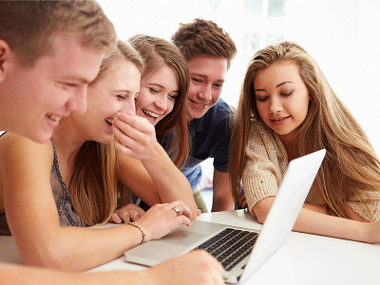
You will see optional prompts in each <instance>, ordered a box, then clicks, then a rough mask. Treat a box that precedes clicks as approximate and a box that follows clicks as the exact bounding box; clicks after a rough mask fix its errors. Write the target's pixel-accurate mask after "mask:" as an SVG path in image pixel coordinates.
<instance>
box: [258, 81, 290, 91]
mask: <svg viewBox="0 0 380 285" xmlns="http://www.w3.org/2000/svg"><path fill="white" fill-rule="evenodd" d="M286 83H292V84H294V82H292V81H284V82H281V83H279V84H277V85H276V88H278V87H280V86H282V85H284V84H286ZM255 91H267V90H266V89H255Z"/></svg>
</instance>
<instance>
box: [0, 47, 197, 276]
mask: <svg viewBox="0 0 380 285" xmlns="http://www.w3.org/2000/svg"><path fill="white" fill-rule="evenodd" d="M144 68H145V64H144V61H143V59H142V58H141V56H140V55H139V54H138V53H137V51H136V50H135V49H134V48H132V47H131V46H130V45H128V44H126V43H123V42H121V41H119V42H118V44H117V48H116V49H115V50H114V51H113V52H112V54H111V55H109V56H107V57H105V58H104V59H103V61H102V64H101V66H100V71H99V74H98V76H97V77H96V78H95V80H94V81H93V82H91V84H90V85H89V87H88V90H87V93H88V99H87V105H88V106H87V112H86V113H85V114H81V115H80V114H76V113H72V114H70V115H68V114H66V113H63V112H62V110H64V109H62V110H57V111H56V112H55V113H54V114H49V117H52V118H53V119H54V120H56V121H58V120H59V119H58V118H59V116H61V117H62V119H61V120H60V123H59V125H58V126H57V127H56V128H55V130H54V132H53V136H52V139H51V141H49V142H47V143H44V144H37V143H34V142H32V141H30V140H29V139H26V138H24V137H20V136H18V135H15V134H12V133H6V134H4V135H3V136H2V137H1V139H0V157H1V160H0V165H1V166H0V177H1V178H0V182H1V183H0V231H1V234H12V235H13V238H14V240H15V243H16V245H17V248H18V250H19V252H20V255H21V257H22V259H23V261H24V262H25V264H29V265H34V266H43V267H50V268H58V269H65V270H75V271H81V270H87V269H90V268H92V267H94V266H98V265H100V264H103V263H105V262H108V261H110V260H113V259H115V258H117V257H119V256H121V255H122V254H123V253H124V252H125V251H126V250H128V249H130V248H132V247H134V246H137V245H138V244H140V243H142V242H145V241H149V240H152V239H157V238H160V237H162V236H163V235H165V234H167V233H169V232H170V231H171V230H173V229H174V228H176V227H177V226H179V225H180V224H183V223H185V224H187V225H190V220H189V219H191V218H192V217H193V216H192V212H191V210H190V209H189V208H188V207H187V206H186V202H183V201H191V199H192V193H191V190H190V189H189V191H188V192H186V191H184V192H175V193H170V191H169V190H170V189H171V187H173V185H172V183H167V184H168V185H167V186H166V187H165V185H164V184H165V181H167V180H170V179H168V178H167V177H161V178H156V179H157V180H159V181H158V182H157V183H158V185H163V187H160V188H157V189H156V188H154V189H143V190H142V189H140V188H133V187H130V188H129V189H130V191H131V192H132V193H133V194H134V195H136V196H144V195H145V196H152V197H151V198H150V199H152V200H155V201H156V202H157V203H161V202H162V201H161V197H166V198H167V199H169V200H170V199H171V201H165V202H167V203H162V204H156V205H155V206H153V207H152V208H151V209H150V210H149V211H147V212H146V213H144V212H143V211H142V210H141V209H139V208H138V207H136V206H134V207H133V206H132V208H131V209H130V211H129V213H130V216H128V218H127V217H123V220H124V221H125V222H126V224H125V225H121V226H117V227H111V228H104V229H97V230H95V229H90V228H86V226H92V225H96V224H102V223H105V222H107V221H108V220H109V219H110V217H112V216H113V214H114V211H115V210H116V204H117V199H118V194H119V192H118V191H119V189H121V188H122V187H121V186H126V185H124V184H123V182H124V180H123V179H122V176H123V173H126V172H128V169H127V168H125V167H124V166H123V165H122V164H120V161H119V153H118V152H117V151H116V150H115V146H114V144H113V140H114V137H117V141H118V145H117V146H116V147H120V143H121V142H123V143H124V145H123V146H124V147H129V149H130V154H131V155H133V156H136V157H140V156H141V155H145V153H146V151H147V150H148V147H147V146H146V145H145V144H144V141H151V140H155V139H156V137H155V132H154V128H153V126H152V125H151V124H150V123H149V122H147V121H146V120H145V119H144V118H141V117H137V116H136V115H135V99H136V97H137V96H138V94H139V92H140V79H141V74H142V73H143V71H144ZM52 77H53V78H54V75H52ZM81 80H82V79H76V78H71V77H69V78H66V81H64V82H61V81H57V82H54V84H57V85H58V86H59V87H61V88H64V89H67V88H73V86H77V85H78V84H79V85H80V84H82V82H81ZM83 88H84V87H83ZM121 115H127V116H128V119H129V121H128V124H127V125H128V126H127V127H125V126H123V127H124V128H123V129H122V130H121V129H118V127H117V126H116V125H115V124H113V122H114V121H115V122H117V121H118V119H117V118H118V117H119V116H121ZM141 129H143V130H148V132H143V131H141ZM178 172H179V170H178ZM179 174H180V175H181V173H180V172H179ZM173 175H176V174H175V173H174V174H173ZM160 179H161V180H160ZM142 191H144V193H142ZM162 192H163V194H162ZM170 195H171V196H170ZM179 199H181V200H183V201H181V200H179ZM192 203H193V204H194V208H196V207H195V202H194V201H193V202H192Z"/></svg>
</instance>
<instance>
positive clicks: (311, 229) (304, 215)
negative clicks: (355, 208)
mask: <svg viewBox="0 0 380 285" xmlns="http://www.w3.org/2000/svg"><path fill="white" fill-rule="evenodd" d="M293 230H294V231H298V232H304V233H310V234H317V235H323V236H330V237H336V238H343V239H349V240H356V241H363V242H370V241H369V240H368V237H367V235H366V231H365V223H363V222H359V221H355V220H351V219H344V218H339V217H336V216H330V215H327V214H323V213H320V212H316V211H313V210H309V209H305V208H302V209H301V212H300V214H299V216H298V218H297V221H296V223H295V225H294V228H293Z"/></svg>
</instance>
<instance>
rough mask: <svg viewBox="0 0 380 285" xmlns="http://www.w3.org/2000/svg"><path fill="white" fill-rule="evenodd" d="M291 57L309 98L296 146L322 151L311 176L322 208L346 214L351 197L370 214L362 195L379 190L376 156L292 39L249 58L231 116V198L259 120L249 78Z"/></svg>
mask: <svg viewBox="0 0 380 285" xmlns="http://www.w3.org/2000/svg"><path fill="white" fill-rule="evenodd" d="M279 61H292V62H294V63H296V64H297V65H298V67H299V74H300V76H301V78H302V80H303V82H304V83H305V85H306V87H307V89H308V92H309V96H310V98H311V102H310V105H309V110H308V114H307V116H306V118H305V120H304V121H303V123H302V124H301V125H300V127H299V129H298V133H297V135H298V151H299V154H300V155H301V156H302V155H305V154H309V153H311V152H314V151H316V150H319V149H323V148H325V149H326V150H327V154H326V158H325V160H324V162H323V163H322V166H321V168H320V171H319V172H318V175H317V178H316V180H315V182H314V183H315V186H316V188H317V190H318V193H319V195H320V196H321V197H322V198H323V199H324V201H325V204H326V207H327V209H328V210H329V211H330V210H331V211H332V212H333V213H335V214H336V215H337V216H339V217H345V218H348V213H347V211H346V210H345V208H346V207H345V203H346V202H347V200H348V199H349V198H352V197H354V198H356V199H358V200H359V201H361V202H362V204H363V205H364V206H365V208H366V210H367V213H368V216H369V217H372V214H371V213H370V211H369V209H368V207H367V206H366V204H365V203H366V202H365V201H366V200H369V199H370V198H369V195H368V192H367V191H379V189H380V161H379V159H378V157H377V155H376V153H375V151H374V149H373V147H372V146H371V144H370V142H369V140H368V138H367V136H366V135H365V133H364V131H363V130H362V128H361V127H360V125H359V124H358V123H357V121H356V120H355V118H354V117H353V116H352V114H351V113H350V111H349V110H348V109H347V108H346V106H344V104H343V103H342V102H341V101H340V100H339V98H338V97H337V96H336V94H335V93H334V91H333V90H332V88H331V87H330V85H329V84H328V82H327V79H326V78H325V76H324V74H323V73H322V71H321V69H320V68H319V66H318V65H317V63H316V62H315V61H314V59H313V58H312V57H311V56H310V55H309V54H308V53H307V52H306V51H305V50H304V49H303V48H302V47H301V46H299V45H298V44H295V43H292V42H286V41H285V42H281V43H279V44H277V45H271V46H268V47H267V48H264V49H262V50H260V51H258V52H257V53H256V54H255V55H254V56H253V58H252V60H251V61H250V62H249V66H248V69H247V71H246V74H245V78H244V81H243V86H242V90H241V94H240V98H239V103H238V108H237V110H236V112H235V117H234V121H233V131H232V139H231V147H230V153H233V154H234V155H233V156H231V160H230V163H229V172H230V178H231V186H232V191H233V195H234V197H235V201H237V197H238V195H239V191H240V190H241V175H242V172H243V169H244V165H245V161H246V155H245V147H246V145H247V142H248V136H249V127H250V124H251V120H252V119H253V118H255V119H256V120H259V121H262V119H261V117H260V115H259V113H258V110H257V107H256V97H255V92H254V90H255V88H254V79H255V76H256V73H257V71H259V70H262V69H265V68H266V67H268V66H269V65H271V64H272V63H274V62H279Z"/></svg>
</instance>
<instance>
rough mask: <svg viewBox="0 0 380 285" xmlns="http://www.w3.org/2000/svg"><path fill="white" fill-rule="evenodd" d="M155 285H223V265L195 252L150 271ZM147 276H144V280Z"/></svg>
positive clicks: (207, 255)
mask: <svg viewBox="0 0 380 285" xmlns="http://www.w3.org/2000/svg"><path fill="white" fill-rule="evenodd" d="M147 271H150V273H151V274H148V279H149V276H151V277H152V281H153V283H154V284H165V285H177V284H178V285H194V284H196V285H206V284H207V285H209V284H210V285H222V284H224V281H223V278H222V272H223V267H222V265H221V264H220V263H219V262H218V261H217V260H216V259H215V258H214V257H212V256H211V255H210V254H208V253H207V252H205V251H203V250H195V251H192V252H190V253H187V254H185V255H181V256H179V257H177V258H174V259H171V260H169V261H166V262H164V263H161V264H160V265H157V266H155V267H152V268H150V269H148V270H147ZM141 272H143V271H141ZM146 279H147V276H146V275H145V276H144V280H146ZM148 283H149V282H148Z"/></svg>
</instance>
